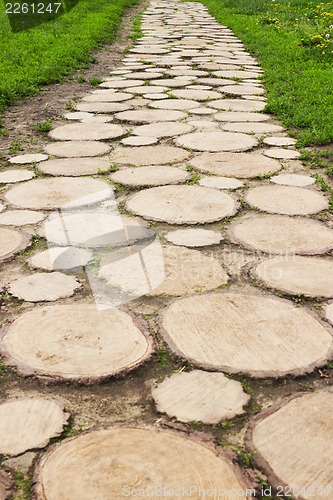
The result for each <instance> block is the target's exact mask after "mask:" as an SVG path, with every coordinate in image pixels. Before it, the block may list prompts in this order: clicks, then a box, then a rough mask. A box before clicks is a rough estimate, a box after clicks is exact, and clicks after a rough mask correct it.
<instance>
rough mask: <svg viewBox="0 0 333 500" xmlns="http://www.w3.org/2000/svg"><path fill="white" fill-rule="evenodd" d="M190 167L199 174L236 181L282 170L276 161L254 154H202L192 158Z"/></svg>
mask: <svg viewBox="0 0 333 500" xmlns="http://www.w3.org/2000/svg"><path fill="white" fill-rule="evenodd" d="M267 160H268V161H267ZM190 165H192V167H194V168H196V169H198V170H200V172H208V173H210V174H214V175H219V176H222V177H224V176H225V177H236V178H237V179H251V178H253V177H258V176H259V175H265V174H268V173H275V172H278V171H279V170H281V168H282V167H281V165H280V163H279V162H278V161H276V160H273V159H271V158H266V157H265V156H264V155H262V154H260V153H256V152H254V153H227V152H225V153H203V154H201V155H198V156H195V157H194V158H192V159H191V160H190Z"/></svg>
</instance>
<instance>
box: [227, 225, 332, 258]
mask: <svg viewBox="0 0 333 500" xmlns="http://www.w3.org/2000/svg"><path fill="white" fill-rule="evenodd" d="M228 232H229V236H230V238H231V240H232V241H233V242H235V243H238V244H241V245H243V246H244V247H246V248H249V249H250V250H256V251H261V252H266V253H272V254H294V253H296V254H300V255H316V254H322V253H326V252H329V251H330V250H332V249H333V230H332V229H331V228H329V227H328V226H326V225H325V224H323V223H321V222H319V221H316V220H312V219H306V218H301V217H298V218H292V217H287V216H285V215H258V216H251V217H243V218H241V219H238V220H237V221H234V222H232V223H231V224H230V226H229V229H228Z"/></svg>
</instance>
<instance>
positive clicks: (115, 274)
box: [98, 244, 229, 296]
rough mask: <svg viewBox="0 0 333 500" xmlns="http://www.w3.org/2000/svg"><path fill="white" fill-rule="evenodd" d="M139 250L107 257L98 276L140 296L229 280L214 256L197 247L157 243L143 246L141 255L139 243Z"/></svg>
mask: <svg viewBox="0 0 333 500" xmlns="http://www.w3.org/2000/svg"><path fill="white" fill-rule="evenodd" d="M136 250H137V252H136V253H135V254H133V253H129V252H128V249H124V250H123V252H121V254H120V255H119V254H118V255H117V254H116V255H114V254H111V255H108V256H106V257H104V258H103V259H102V260H101V263H100V271H99V273H98V277H99V278H103V279H105V280H106V282H107V283H108V285H110V286H112V287H117V288H120V289H121V290H122V291H123V292H125V293H130V294H133V295H137V296H140V295H146V296H158V295H182V294H185V293H191V292H194V291H196V290H212V289H214V288H216V287H218V286H220V285H222V284H226V283H227V282H228V280H229V276H228V275H227V273H226V272H225V270H224V269H223V267H222V266H221V265H220V263H219V262H218V261H217V260H216V259H215V258H214V257H210V256H206V255H204V254H203V253H201V252H198V251H196V250H190V249H188V248H183V247H179V246H164V247H162V249H161V248H160V246H159V245H158V246H156V244H155V245H150V246H149V247H145V248H143V250H142V252H140V254H141V255H140V256H139V255H138V250H139V251H140V250H141V249H139V248H138V247H137V248H136ZM161 250H162V252H161ZM120 257H122V258H120ZM142 260H143V263H144V266H145V270H146V272H144V271H143V264H141V265H140V263H141V261H142ZM146 275H147V276H148V277H149V283H148V282H147V278H146ZM152 277H153V280H152V279H151V278H152Z"/></svg>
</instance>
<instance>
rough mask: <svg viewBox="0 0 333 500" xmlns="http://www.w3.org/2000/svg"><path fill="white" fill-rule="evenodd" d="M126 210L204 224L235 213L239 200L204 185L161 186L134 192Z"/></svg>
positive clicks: (171, 221)
mask: <svg viewBox="0 0 333 500" xmlns="http://www.w3.org/2000/svg"><path fill="white" fill-rule="evenodd" d="M125 207H126V210H128V211H129V212H134V213H135V214H137V215H139V216H141V217H143V218H144V219H148V220H158V221H162V222H168V223H169V224H204V223H208V222H214V221H217V220H221V219H223V218H224V217H229V216H231V215H234V214H235V213H236V212H237V209H238V203H237V202H236V201H235V200H234V199H233V198H232V197H231V196H230V195H229V194H226V193H223V192H221V191H217V190H216V189H210V188H205V187H201V186H162V187H156V188H151V189H145V190H143V191H140V192H139V193H136V194H134V195H132V196H131V197H130V198H129V199H128V200H127V201H126V204H125Z"/></svg>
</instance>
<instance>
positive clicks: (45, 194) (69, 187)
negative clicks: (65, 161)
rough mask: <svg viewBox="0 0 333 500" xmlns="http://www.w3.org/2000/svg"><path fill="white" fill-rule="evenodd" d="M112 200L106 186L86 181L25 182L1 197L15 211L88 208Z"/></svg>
mask: <svg viewBox="0 0 333 500" xmlns="http://www.w3.org/2000/svg"><path fill="white" fill-rule="evenodd" d="M111 196H112V189H111V187H110V186H109V184H108V183H107V182H105V181H102V180H101V179H92V178H88V177H80V178H77V179H76V178H72V177H53V178H40V179H33V180H32V181H27V182H25V183H23V184H19V185H18V186H14V187H12V188H10V189H8V190H7V191H6V192H5V194H4V197H5V199H6V201H7V202H8V203H11V204H12V205H13V206H15V207H18V208H31V209H36V210H43V209H45V210H50V209H53V208H60V207H65V208H69V207H71V208H74V207H80V206H84V205H91V204H93V203H97V202H99V201H102V200H105V199H107V198H110V197H111Z"/></svg>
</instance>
